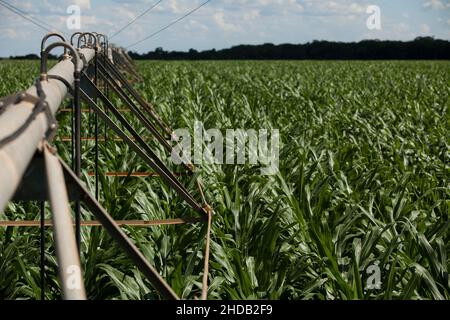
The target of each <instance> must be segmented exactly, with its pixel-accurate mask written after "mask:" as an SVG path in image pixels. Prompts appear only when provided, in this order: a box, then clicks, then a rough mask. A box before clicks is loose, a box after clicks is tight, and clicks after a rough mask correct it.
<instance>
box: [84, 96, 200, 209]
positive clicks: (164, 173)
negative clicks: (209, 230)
mask: <svg viewBox="0 0 450 320" xmlns="http://www.w3.org/2000/svg"><path fill="white" fill-rule="evenodd" d="M80 91H81V96H82V98H83V99H84V101H85V102H86V103H87V104H90V105H91V106H92V109H93V110H94V111H95V112H97V113H98V115H99V116H100V118H102V120H103V121H105V122H106V123H107V124H108V126H109V127H110V128H111V129H112V130H113V131H114V132H115V133H116V134H117V135H118V136H120V137H121V138H122V139H123V140H124V141H125V142H126V143H127V144H128V145H129V146H130V148H132V149H133V150H134V151H135V152H136V153H137V154H138V155H139V156H140V157H141V158H142V159H143V160H144V161H145V162H146V163H147V164H148V165H149V166H150V167H151V168H152V169H153V170H155V171H156V173H158V174H159V175H160V176H161V178H162V179H163V180H164V181H165V182H166V183H167V184H168V185H169V186H171V187H172V188H173V189H174V190H175V191H176V192H177V193H178V194H179V195H180V196H181V197H182V198H183V200H185V201H186V202H187V203H188V204H189V205H190V206H191V208H192V209H194V210H196V211H197V212H199V213H201V214H205V211H204V209H203V208H202V207H201V206H200V205H199V204H198V203H197V202H196V201H195V199H194V198H193V197H192V196H191V195H190V194H189V192H188V191H187V190H186V189H185V188H184V186H183V185H181V183H180V182H179V181H178V180H177V179H176V177H175V176H173V174H172V173H171V172H170V171H169V170H168V169H167V168H166V167H165V165H164V164H163V163H162V162H161V160H159V159H158V157H157V156H156V155H155V154H154V153H153V151H152V150H151V149H150V148H147V149H146V151H147V152H149V153H150V154H147V152H145V151H143V150H142V149H141V148H140V147H139V146H138V145H137V144H136V143H135V142H133V141H131V139H130V138H129V137H128V136H127V135H126V134H125V133H124V132H123V131H122V130H121V129H120V128H119V127H118V126H117V125H116V124H115V123H114V122H113V121H112V120H111V118H110V117H108V116H107V115H106V114H105V112H104V111H103V110H101V109H100V108H99V107H98V106H97V104H96V103H95V102H94V101H93V100H92V99H91V98H90V97H89V96H88V95H87V94H86V93H85V92H84V91H83V90H80ZM98 93H99V94H100V98H101V99H102V100H103V102H105V99H106V98H105V97H104V96H103V94H102V93H101V92H98ZM106 102H108V103H106V105H107V107H108V108H111V109H110V110H111V111H112V112H113V113H114V115H115V116H116V117H118V118H119V117H121V115H120V114H119V113H117V112H115V111H117V110H116V109H115V108H114V106H112V105H111V104H110V102H109V100H107V99H106ZM122 124H124V125H125V126H126V128H127V130H128V131H130V133H131V134H132V135H133V137H134V138H135V139H136V140H137V141H138V142H139V143H140V144H143V145H146V144H145V142H144V141H143V140H142V138H141V137H140V136H139V135H138V134H137V133H136V132H135V131H134V129H133V128H132V127H131V126H130V125H129V123H128V122H126V121H125V122H123V123H122Z"/></svg>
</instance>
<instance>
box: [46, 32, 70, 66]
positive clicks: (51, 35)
mask: <svg viewBox="0 0 450 320" xmlns="http://www.w3.org/2000/svg"><path fill="white" fill-rule="evenodd" d="M51 37H57V38H59V39H61V40H62V41H63V42H66V39H65V38H64V36H62V35H61V34H59V33H56V32H51V33H48V34H46V35H45V36H44V38H42V41H41V56H42V53H43V52H44V48H45V42H47V40H48V39H49V38H51ZM63 57H64V60H65V59H68V58H69V54H68V53H67V48H66V47H64V56H63Z"/></svg>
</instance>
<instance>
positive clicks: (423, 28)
mask: <svg viewBox="0 0 450 320" xmlns="http://www.w3.org/2000/svg"><path fill="white" fill-rule="evenodd" d="M420 31H421V32H422V33H423V34H429V33H430V31H431V29H430V26H429V25H427V24H426V23H424V24H422V25H421V26H420Z"/></svg>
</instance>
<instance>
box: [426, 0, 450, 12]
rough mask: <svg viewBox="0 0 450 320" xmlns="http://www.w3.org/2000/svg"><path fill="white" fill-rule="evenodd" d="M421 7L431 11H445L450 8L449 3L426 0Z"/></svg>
mask: <svg viewBox="0 0 450 320" xmlns="http://www.w3.org/2000/svg"><path fill="white" fill-rule="evenodd" d="M423 7H424V8H429V9H432V10H445V9H448V8H450V2H449V1H446V2H445V3H444V2H443V1H442V0H428V1H427V2H425V3H424V4H423Z"/></svg>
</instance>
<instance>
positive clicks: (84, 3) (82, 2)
mask: <svg viewBox="0 0 450 320" xmlns="http://www.w3.org/2000/svg"><path fill="white" fill-rule="evenodd" d="M71 2H72V3H73V4H75V5H77V6H79V7H80V8H81V9H87V10H90V9H91V0H72V1H71Z"/></svg>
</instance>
